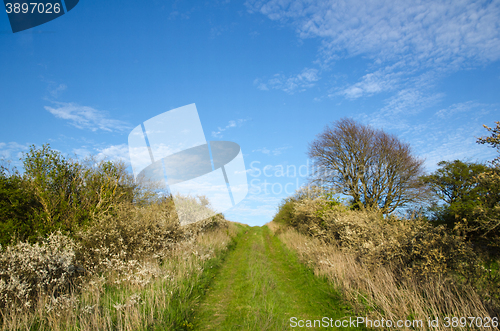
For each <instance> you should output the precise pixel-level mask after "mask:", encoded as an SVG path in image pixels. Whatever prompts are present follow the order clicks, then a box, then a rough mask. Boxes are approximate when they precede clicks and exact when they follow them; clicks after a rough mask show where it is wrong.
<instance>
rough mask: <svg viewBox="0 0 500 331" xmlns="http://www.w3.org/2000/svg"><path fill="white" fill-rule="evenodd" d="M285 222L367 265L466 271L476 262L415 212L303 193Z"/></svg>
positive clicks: (459, 240)
mask: <svg viewBox="0 0 500 331" xmlns="http://www.w3.org/2000/svg"><path fill="white" fill-rule="evenodd" d="M288 208H290V206H288ZM289 224H290V225H292V226H293V227H295V228H296V229H298V230H299V232H302V233H304V234H307V235H309V236H312V237H315V238H318V239H321V240H322V241H324V242H326V243H334V244H336V245H338V246H339V247H340V248H342V249H344V250H347V251H349V252H352V253H355V255H356V257H357V259H358V260H359V261H361V262H363V263H364V264H366V265H367V266H380V265H398V266H402V267H403V268H402V270H406V271H405V272H413V273H417V274H420V275H422V276H425V275H430V274H445V273H447V272H455V273H460V274H461V275H469V274H470V273H471V272H472V271H473V270H475V268H477V263H476V262H475V261H476V256H475V254H474V253H473V251H472V248H471V246H470V245H469V244H468V243H466V242H465V241H464V240H463V237H461V236H459V235H457V234H451V233H448V232H447V231H446V229H445V228H444V227H443V226H439V227H434V226H432V225H431V224H430V223H429V222H427V221H426V220H425V219H422V218H419V217H412V218H398V217H396V216H387V217H384V216H383V215H382V214H381V213H380V212H379V211H377V210H367V209H365V210H350V209H349V208H348V207H346V206H344V205H342V204H338V203H332V202H331V201H328V200H326V199H314V200H312V199H304V200H301V201H297V202H295V203H294V204H293V220H292V221H291V222H289Z"/></svg>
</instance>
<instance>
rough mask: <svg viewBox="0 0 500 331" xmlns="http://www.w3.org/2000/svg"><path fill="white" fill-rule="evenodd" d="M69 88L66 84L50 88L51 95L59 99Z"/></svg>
mask: <svg viewBox="0 0 500 331" xmlns="http://www.w3.org/2000/svg"><path fill="white" fill-rule="evenodd" d="M67 88H68V87H67V86H66V85H65V84H59V85H57V86H53V85H52V86H50V87H49V93H50V95H51V96H52V97H53V98H57V97H58V96H59V95H60V94H61V93H62V92H63V91H65V90H66V89H67Z"/></svg>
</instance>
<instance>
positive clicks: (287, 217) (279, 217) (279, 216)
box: [273, 198, 294, 225]
mask: <svg viewBox="0 0 500 331" xmlns="http://www.w3.org/2000/svg"><path fill="white" fill-rule="evenodd" d="M293 204H294V200H293V199H291V198H288V199H285V200H283V201H282V202H281V204H280V205H279V206H278V212H277V213H276V215H275V216H274V219H273V221H275V222H277V223H282V224H290V225H291V223H292V221H293V218H294V215H293Z"/></svg>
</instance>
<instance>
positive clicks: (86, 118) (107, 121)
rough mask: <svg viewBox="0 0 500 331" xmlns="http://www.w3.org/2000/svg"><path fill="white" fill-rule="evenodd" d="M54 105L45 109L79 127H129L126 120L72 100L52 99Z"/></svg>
mask: <svg viewBox="0 0 500 331" xmlns="http://www.w3.org/2000/svg"><path fill="white" fill-rule="evenodd" d="M52 104H54V105H55V106H54V107H50V106H45V107H44V108H45V110H47V111H48V112H50V113H51V114H52V115H54V116H55V117H58V118H62V119H64V120H67V121H69V123H70V124H71V125H73V126H74V127H76V128H79V129H89V130H92V131H97V130H103V131H109V132H111V131H122V130H126V129H129V128H130V127H129V125H128V124H127V123H126V122H123V121H120V120H115V119H111V118H108V117H107V114H106V113H105V112H103V111H100V110H97V109H95V108H92V107H88V106H81V105H78V104H76V103H72V102H58V101H52Z"/></svg>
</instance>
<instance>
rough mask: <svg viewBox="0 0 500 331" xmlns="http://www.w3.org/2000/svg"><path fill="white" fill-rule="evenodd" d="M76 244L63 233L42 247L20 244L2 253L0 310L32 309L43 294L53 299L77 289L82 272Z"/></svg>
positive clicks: (42, 244) (0, 264)
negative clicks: (78, 263) (76, 252)
mask: <svg viewBox="0 0 500 331" xmlns="http://www.w3.org/2000/svg"><path fill="white" fill-rule="evenodd" d="M75 248H76V246H75V243H74V241H73V240H72V239H70V238H68V237H66V236H64V235H62V234H61V233H54V234H51V235H50V236H49V237H48V238H47V239H45V240H44V241H43V242H42V243H41V244H40V243H35V244H29V243H18V244H16V245H15V246H9V247H7V248H6V249H1V251H0V307H2V308H14V307H18V308H19V307H20V308H33V307H34V306H35V304H36V303H37V298H38V297H39V296H40V295H42V294H49V295H52V296H53V297H54V298H57V297H59V296H60V295H62V294H64V293H68V292H69V291H70V289H71V288H72V287H73V286H75V285H77V284H78V283H79V281H80V280H81V275H82V273H81V272H82V268H81V267H79V266H78V265H77V263H76V255H75Z"/></svg>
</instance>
